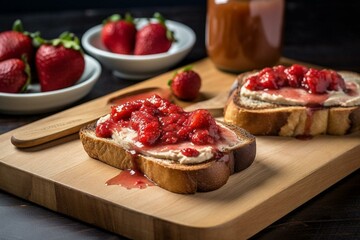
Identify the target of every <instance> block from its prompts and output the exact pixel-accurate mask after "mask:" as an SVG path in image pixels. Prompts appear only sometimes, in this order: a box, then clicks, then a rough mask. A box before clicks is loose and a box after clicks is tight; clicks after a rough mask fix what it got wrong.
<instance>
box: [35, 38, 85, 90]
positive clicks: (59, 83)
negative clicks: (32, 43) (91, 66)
mask: <svg viewBox="0 0 360 240" xmlns="http://www.w3.org/2000/svg"><path fill="white" fill-rule="evenodd" d="M35 40H36V41H37V43H38V45H40V47H39V49H38V50H37V52H36V56H35V64H36V70H37V74H38V78H39V82H40V86H41V91H43V92H46V91H52V90H57V89H62V88H66V87H69V86H72V85H74V84H75V82H77V81H78V80H79V79H80V77H81V75H82V74H83V72H84V69H85V59H84V54H83V51H82V50H81V47H80V42H79V39H78V38H77V37H76V36H75V35H74V34H73V33H69V32H64V33H63V34H61V35H60V37H59V38H57V39H53V40H50V41H47V40H44V39H41V38H40V37H38V38H36V39H35Z"/></svg>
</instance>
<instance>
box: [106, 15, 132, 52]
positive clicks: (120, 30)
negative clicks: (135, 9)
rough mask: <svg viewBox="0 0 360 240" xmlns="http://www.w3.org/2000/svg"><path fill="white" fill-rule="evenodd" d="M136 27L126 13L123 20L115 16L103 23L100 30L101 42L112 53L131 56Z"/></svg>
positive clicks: (119, 16)
mask: <svg viewBox="0 0 360 240" xmlns="http://www.w3.org/2000/svg"><path fill="white" fill-rule="evenodd" d="M136 31H137V30H136V26H135V24H134V20H133V18H132V16H131V15H130V14H129V13H127V14H126V15H125V19H122V17H121V15H119V14H115V15H112V16H111V17H109V18H108V19H107V20H105V21H104V26H103V28H102V29H101V41H102V43H103V44H104V45H105V47H106V48H107V49H109V50H110V51H111V52H114V53H120V54H132V53H133V51H134V46H135V36H136Z"/></svg>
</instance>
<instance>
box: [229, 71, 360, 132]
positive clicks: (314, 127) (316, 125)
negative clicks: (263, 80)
mask: <svg viewBox="0 0 360 240" xmlns="http://www.w3.org/2000/svg"><path fill="white" fill-rule="evenodd" d="M341 73H342V74H344V75H345V76H350V77H352V78H354V77H356V78H357V79H360V75H359V74H356V73H352V72H341ZM249 74H253V72H251V73H250V72H249V73H243V74H241V75H239V76H238V78H237V80H238V87H237V89H236V90H235V91H234V92H233V93H232V95H231V96H230V97H229V99H228V101H227V103H226V106H225V108H224V121H225V122H227V123H230V124H234V125H237V126H239V127H241V128H244V129H245V130H247V131H249V132H250V133H251V134H254V135H279V136H290V137H294V136H303V135H311V136H314V135H319V134H329V135H344V134H348V133H352V132H356V131H359V130H360V106H354V107H336V106H334V107H323V108H321V109H320V108H319V109H311V108H307V107H304V106H286V105H277V104H270V103H265V102H261V101H256V104H253V105H251V104H250V105H249V104H248V103H244V101H247V100H244V99H242V98H241V96H240V88H241V87H242V85H243V84H244V83H245V79H246V77H247V76H248V75H249Z"/></svg>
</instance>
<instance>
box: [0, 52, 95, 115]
mask: <svg viewBox="0 0 360 240" xmlns="http://www.w3.org/2000/svg"><path fill="white" fill-rule="evenodd" d="M100 74H101V66H100V63H99V62H98V61H96V60H95V59H94V58H92V57H90V56H88V55H85V70H84V73H83V75H82V76H81V78H80V79H79V81H78V82H77V83H76V84H75V85H73V86H71V87H67V88H63V89H59V90H55V91H49V92H40V85H39V84H31V85H30V86H29V91H28V92H27V93H0V112H1V113H6V114H35V113H44V112H50V111H55V110H59V109H61V108H63V107H65V106H67V105H69V104H71V103H73V102H75V101H77V100H79V99H81V98H82V97H84V96H85V95H86V94H88V93H89V92H90V90H91V89H92V88H93V86H94V84H95V83H96V81H97V80H98V79H99V76H100Z"/></svg>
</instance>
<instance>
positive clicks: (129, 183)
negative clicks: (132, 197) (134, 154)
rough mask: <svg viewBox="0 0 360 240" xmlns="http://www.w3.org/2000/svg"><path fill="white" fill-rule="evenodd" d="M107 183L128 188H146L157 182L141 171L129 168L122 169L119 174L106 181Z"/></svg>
mask: <svg viewBox="0 0 360 240" xmlns="http://www.w3.org/2000/svg"><path fill="white" fill-rule="evenodd" d="M106 185H120V186H122V187H125V188H127V189H131V188H140V189H144V188H146V187H150V186H154V185H155V184H154V183H153V182H151V181H150V180H149V179H148V178H147V177H146V176H145V175H144V174H142V173H141V172H140V171H138V170H132V169H127V170H123V171H121V172H120V173H119V174H118V175H116V176H115V177H113V178H111V179H109V180H108V181H106Z"/></svg>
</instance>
